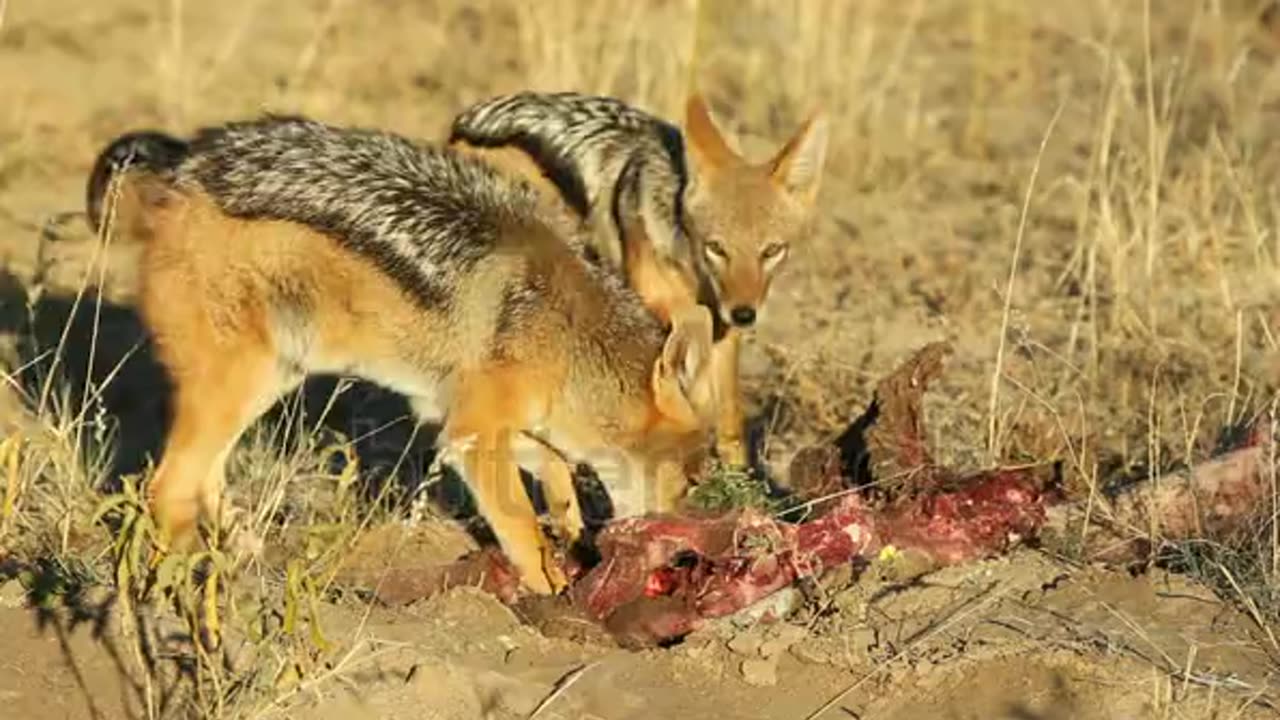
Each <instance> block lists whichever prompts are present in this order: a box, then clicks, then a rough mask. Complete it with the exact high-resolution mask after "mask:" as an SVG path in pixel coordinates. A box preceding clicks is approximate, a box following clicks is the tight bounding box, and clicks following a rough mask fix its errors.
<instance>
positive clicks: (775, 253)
mask: <svg viewBox="0 0 1280 720" xmlns="http://www.w3.org/2000/svg"><path fill="white" fill-rule="evenodd" d="M786 251H787V246H786V245H783V244H782V243H769V244H768V245H765V246H764V250H762V251H761V252H760V257H761V258H763V259H765V260H772V259H774V258H777V257H781V256H782V253H784V252H786Z"/></svg>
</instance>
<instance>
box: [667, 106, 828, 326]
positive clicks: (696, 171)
mask: <svg viewBox="0 0 1280 720" xmlns="http://www.w3.org/2000/svg"><path fill="white" fill-rule="evenodd" d="M684 130H685V147H686V153H687V156H688V158H689V165H690V168H689V170H690V181H689V184H688V187H687V189H686V191H685V198H684V204H685V222H686V228H685V230H686V232H687V233H688V235H689V239H690V245H691V248H692V250H693V252H694V260H695V262H696V263H698V266H699V270H700V275H701V276H702V277H703V278H705V280H706V282H707V284H708V285H709V286H710V287H709V288H708V289H709V290H710V291H711V294H712V296H713V297H714V305H715V307H716V312H717V313H718V315H719V316H720V319H721V320H722V321H724V322H725V323H727V324H729V325H732V326H736V327H750V326H751V325H753V324H755V321H756V316H757V315H758V313H759V311H760V308H761V306H762V305H763V303H764V300H765V297H766V296H767V295H768V293H769V285H770V283H772V281H773V279H774V277H775V275H776V274H777V272H778V271H779V269H781V268H782V266H783V265H784V264H785V263H786V261H787V257H788V256H789V255H790V254H791V249H792V246H793V245H795V244H796V243H798V242H801V241H802V240H803V239H804V236H805V235H807V234H808V232H809V220H810V217H811V214H812V210H813V205H814V201H815V199H816V197H817V194H818V184H819V180H820V179H821V175H822V166H823V161H824V159H825V156H826V148H827V122H826V117H825V115H824V114H823V113H822V112H821V111H815V112H814V113H813V114H812V115H810V117H809V118H808V119H807V120H806V121H805V122H804V124H802V125H801V126H800V128H799V129H798V130H797V131H796V133H795V134H794V135H793V136H792V137H791V139H790V140H788V141H787V142H786V144H784V145H783V146H782V148H781V149H779V150H778V151H777V153H775V154H774V156H773V157H772V158H770V159H769V160H767V161H765V162H763V163H750V162H748V161H747V160H746V159H744V158H743V157H742V156H741V155H740V154H739V153H738V152H736V151H735V150H734V149H733V148H732V147H730V145H729V143H728V141H727V140H726V139H725V136H724V135H723V134H722V133H721V131H720V129H719V128H718V127H717V126H716V123H715V121H714V120H713V119H712V118H711V113H710V111H709V110H708V108H707V104H706V102H705V101H704V100H703V99H702V97H701V96H700V95H696V94H695V95H693V96H691V97H690V98H689V101H688V103H687V105H686V112H685V128H684Z"/></svg>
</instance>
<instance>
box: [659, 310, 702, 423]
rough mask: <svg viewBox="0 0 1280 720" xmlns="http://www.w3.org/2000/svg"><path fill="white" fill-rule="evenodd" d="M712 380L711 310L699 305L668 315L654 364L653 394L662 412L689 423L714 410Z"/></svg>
mask: <svg viewBox="0 0 1280 720" xmlns="http://www.w3.org/2000/svg"><path fill="white" fill-rule="evenodd" d="M712 385H713V383H712V382H711V313H709V312H708V311H707V309H706V308H705V307H703V306H701V305H693V306H691V307H686V308H684V309H681V310H680V311H678V312H676V313H674V314H673V315H672V318H671V332H670V333H669V334H668V335H667V341H666V343H665V344H664V345H663V347H662V352H661V354H659V355H658V360H657V361H656V362H655V363H654V365H653V396H654V401H655V403H656V404H657V406H658V410H659V411H660V412H661V413H662V414H663V415H665V416H667V417H669V418H671V419H673V420H676V421H678V422H681V423H683V424H685V425H688V426H694V425H698V424H700V423H702V422H703V421H704V419H705V418H708V417H710V415H711V413H712V412H713V411H714V406H715V395H714V388H713V387H712Z"/></svg>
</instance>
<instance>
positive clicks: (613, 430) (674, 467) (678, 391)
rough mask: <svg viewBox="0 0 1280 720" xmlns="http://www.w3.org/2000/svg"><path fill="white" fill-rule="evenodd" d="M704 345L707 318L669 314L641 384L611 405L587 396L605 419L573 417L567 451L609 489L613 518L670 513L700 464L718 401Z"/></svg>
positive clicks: (701, 311)
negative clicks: (574, 450) (571, 450)
mask: <svg viewBox="0 0 1280 720" xmlns="http://www.w3.org/2000/svg"><path fill="white" fill-rule="evenodd" d="M711 345H712V323H711V315H710V313H709V312H708V311H707V309H706V308H705V307H702V306H701V305H696V304H694V305H689V306H684V307H681V308H678V309H676V310H674V311H673V313H672V316H671V327H670V330H669V331H668V333H667V335H666V337H665V340H664V341H663V345H662V347H661V349H660V350H659V351H658V353H657V356H656V357H655V358H653V359H652V360H651V361H650V364H649V365H648V366H647V368H646V371H645V372H646V378H645V379H644V381H643V382H642V383H641V384H639V385H632V386H631V389H630V390H626V391H624V392H622V393H621V396H620V397H618V400H617V401H616V402H610V401H608V400H606V397H605V395H606V391H605V390H603V389H597V390H595V391H593V392H594V395H595V398H594V400H592V401H591V404H592V405H595V406H597V407H600V408H603V407H607V408H609V418H608V419H607V420H602V417H601V416H600V415H597V416H596V417H595V418H590V417H587V416H589V415H591V414H592V413H590V412H588V413H581V416H580V417H578V418H577V423H576V424H577V425H578V428H579V432H578V433H576V438H575V440H576V442H575V443H574V444H575V445H576V446H577V448H578V449H579V450H580V451H585V452H580V453H573V454H575V455H577V457H576V459H577V460H578V461H579V462H586V463H588V464H590V465H591V467H592V468H593V469H594V470H595V472H596V475H597V476H598V477H599V478H600V481H601V483H602V484H603V485H604V486H605V487H606V488H607V489H608V491H609V497H610V499H611V500H612V501H613V505H614V513H615V516H618V517H625V516H630V515H638V514H643V513H646V512H654V511H666V510H670V509H671V508H672V506H673V504H674V502H675V501H676V500H677V499H678V498H679V497H680V496H681V495H683V493H684V491H685V490H686V489H687V487H688V478H689V476H690V474H692V473H693V472H696V470H697V468H698V467H699V466H700V465H701V463H702V461H703V459H704V458H705V456H706V453H707V451H708V449H709V446H710V429H711V427H712V425H713V423H714V418H715V414H716V407H717V401H718V398H717V396H716V387H715V382H714V378H713V376H714V373H713V372H712V369H711ZM616 388H617V386H615V389H614V390H610V391H608V392H607V394H609V395H612V394H613V393H614V392H615V391H616ZM615 397H617V396H615ZM579 407H581V406H579ZM586 424H590V425H592V427H591V428H590V429H587V428H585V427H584V425H586ZM583 441H586V443H585V444H586V445H587V447H584V442H583ZM561 447H564V448H565V449H568V448H567V447H565V446H561ZM592 448H594V449H592Z"/></svg>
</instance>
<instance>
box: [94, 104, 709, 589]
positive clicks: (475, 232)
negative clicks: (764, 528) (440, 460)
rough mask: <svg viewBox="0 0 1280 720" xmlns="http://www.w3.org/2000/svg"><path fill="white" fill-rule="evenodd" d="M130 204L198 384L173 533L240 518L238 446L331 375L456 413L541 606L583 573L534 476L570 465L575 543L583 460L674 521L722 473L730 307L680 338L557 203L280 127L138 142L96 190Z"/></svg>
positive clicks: (112, 161) (554, 491) (229, 128)
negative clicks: (698, 482)
mask: <svg viewBox="0 0 1280 720" xmlns="http://www.w3.org/2000/svg"><path fill="white" fill-rule="evenodd" d="M129 158H133V159H135V160H138V161H139V162H138V164H136V165H134V166H133V167H132V168H129V167H127V166H124V162H123V161H124V160H127V159H129ZM113 178H119V180H118V182H116V181H114V180H113ZM108 187H118V188H119V192H118V193H117V194H116V196H117V198H118V200H117V202H116V203H115V205H114V207H115V214H114V218H115V222H114V223H113V227H114V232H116V233H120V234H122V235H123V236H125V237H127V238H132V239H133V240H135V241H139V242H142V243H144V250H143V253H142V261H141V268H140V276H141V311H142V314H143V317H144V319H145V321H146V324H147V326H148V327H149V329H150V331H151V333H152V334H153V337H154V340H155V344H156V348H157V354H158V357H159V359H160V362H161V363H162V364H163V366H164V367H165V369H166V370H167V371H168V373H169V374H170V376H171V378H172V381H173V384H174V392H173V398H172V418H171V425H170V430H169V433H168V438H167V441H166V445H165V448H164V451H163V456H162V457H161V460H160V464H159V467H158V468H157V471H156V473H155V476H154V477H153V478H152V479H151V481H150V484H149V487H148V492H149V496H150V498H151V502H152V505H153V508H154V510H155V512H156V514H157V517H158V518H159V520H160V525H161V527H162V529H163V532H164V533H165V536H166V537H171V538H174V539H175V540H178V539H182V538H184V537H186V538H189V537H190V535H189V531H190V530H191V529H192V526H193V524H194V523H195V522H196V521H197V520H198V518H199V516H200V515H201V514H202V513H207V514H211V515H212V516H213V517H215V518H216V517H217V516H218V512H219V505H220V497H221V488H222V484H223V473H224V470H223V468H224V463H225V460H226V458H227V455H228V453H229V452H230V450H231V449H232V447H233V446H234V444H235V442H236V440H237V438H238V437H239V436H240V435H241V433H242V432H243V430H244V429H245V428H246V427H247V426H248V425H249V424H250V423H251V422H253V420H254V419H255V418H257V417H258V416H259V415H260V414H261V413H263V412H264V411H265V410H267V409H268V408H269V407H270V406H271V405H272V404H273V403H274V402H275V401H276V400H277V399H278V398H279V397H280V396H281V394H282V393H285V392H286V391H288V390H290V389H291V388H293V387H295V386H296V385H297V384H298V383H299V382H300V381H301V380H302V379H303V377H304V376H305V375H307V374H310V373H335V374H338V373H340V374H348V375H354V376H358V377H362V378H366V379H369V380H372V381H375V382H378V383H380V384H382V385H384V386H387V387H389V388H391V389H393V390H396V391H398V392H401V393H404V394H405V395H407V396H409V397H411V398H414V399H415V407H416V408H417V409H418V410H419V411H421V412H423V413H424V414H425V415H427V416H431V415H434V416H436V417H438V418H440V419H442V420H443V423H444V427H443V430H442V432H441V438H442V440H441V442H442V445H443V447H442V450H444V451H447V452H448V453H450V456H451V457H452V458H453V459H454V460H456V461H458V464H459V466H460V471H461V472H462V475H463V476H464V478H465V479H466V481H467V483H468V485H469V487H470V488H471V490H472V493H473V494H474V496H475V498H476V501H477V505H478V507H479V509H480V511H481V512H482V514H483V515H484V517H485V518H486V520H487V521H488V522H489V525H490V526H491V527H492V528H493V531H494V533H495V535H496V536H497V537H498V539H499V540H500V542H501V545H502V548H503V550H504V551H505V552H506V553H507V555H508V557H509V558H510V559H511V561H512V562H513V563H514V565H515V566H516V567H517V568H518V569H519V571H520V573H521V575H522V578H523V580H524V582H525V584H526V585H527V586H528V587H529V588H531V589H533V590H535V591H538V592H548V591H554V590H558V589H560V588H561V587H563V585H564V583H565V579H564V577H563V576H562V574H561V573H560V571H559V569H558V566H556V565H555V564H553V563H549V562H545V561H546V559H547V557H548V554H549V545H548V543H547V541H546V538H545V537H544V535H543V533H542V530H541V528H540V527H539V525H538V522H537V518H536V517H535V514H534V510H533V506H532V504H531V503H530V501H529V498H528V497H526V495H525V491H524V488H523V486H522V484H521V482H520V478H519V472H518V464H520V463H521V462H527V463H528V464H531V465H537V464H538V463H541V462H545V463H546V464H547V466H548V467H549V468H551V470H550V471H549V472H544V473H542V477H541V480H542V482H543V485H544V490H545V494H546V496H547V499H548V502H549V505H551V507H552V509H553V512H554V513H556V515H557V517H558V518H559V522H560V524H561V526H562V527H561V529H562V530H564V531H565V532H566V533H567V534H568V535H569V536H570V537H569V539H573V538H574V537H576V535H577V533H578V532H579V531H580V529H581V517H580V515H579V514H578V509H577V501H576V499H575V496H574V493H573V488H572V483H571V479H570V477H569V475H568V472H567V469H566V466H565V462H566V461H567V462H588V463H591V464H592V465H593V466H594V467H596V468H597V471H598V472H599V474H600V477H601V480H602V482H603V483H604V484H605V487H606V488H608V490H609V491H610V496H611V498H612V499H613V501H614V504H615V507H619V508H621V511H622V513H623V514H630V513H637V512H648V511H664V510H668V509H670V507H671V505H672V503H673V502H674V501H675V499H676V498H678V497H679V495H680V494H682V493H683V491H684V489H685V482H686V480H685V479H686V477H687V475H686V473H685V470H686V468H687V467H689V466H690V465H692V464H694V463H696V462H698V461H700V457H701V452H702V451H703V448H704V446H705V445H706V440H707V439H708V437H709V434H710V433H709V430H710V426H711V421H712V417H711V416H712V414H713V413H714V408H715V404H716V403H715V398H714V383H713V382H711V378H710V373H709V362H710V360H709V358H710V352H711V333H712V328H711V325H712V323H711V318H710V317H709V315H708V313H706V311H705V310H703V309H701V308H699V309H698V310H697V311H693V312H684V313H681V314H679V315H678V316H676V318H675V321H674V323H673V324H672V326H671V328H670V330H669V331H668V330H667V329H666V328H665V327H664V324H663V323H662V322H661V321H660V320H659V319H658V318H655V317H654V316H653V314H652V313H651V312H649V311H648V310H647V308H646V307H645V306H644V305H643V303H642V302H641V301H640V299H639V298H638V297H637V296H636V294H635V293H634V292H633V291H632V290H630V289H629V288H627V287H626V286H625V285H624V284H623V283H622V281H621V280H620V279H618V278H616V277H614V276H613V274H612V273H610V272H608V271H606V270H603V269H601V268H598V267H595V266H593V265H592V264H591V263H589V262H586V261H585V260H583V259H582V258H581V256H580V254H579V251H577V250H575V242H576V241H574V240H573V239H572V238H571V237H569V235H568V234H567V233H569V232H570V231H571V229H572V228H569V229H566V228H563V227H561V220H560V219H559V218H552V217H549V215H554V214H553V213H552V214H548V213H545V212H544V211H543V210H542V209H541V208H542V206H541V204H540V203H539V202H538V199H537V195H536V193H535V191H533V190H532V189H531V188H529V187H528V186H527V185H524V184H523V183H517V182H513V181H511V180H510V179H508V178H504V177H502V176H501V175H500V174H499V173H497V172H494V171H493V170H492V169H491V168H489V167H488V166H487V165H485V164H484V163H480V162H477V161H475V160H470V159H467V158H465V157H463V156H460V155H458V154H456V153H453V152H450V151H447V150H442V149H436V148H432V147H429V146H422V145H417V144H413V143H410V142H409V141H407V140H404V139H402V138H400V137H397V136H395V135H391V134H389V133H382V132H376V131H371V130H356V129H339V128H334V127H330V126H327V125H323V124H320V123H317V122H313V121H309V120H305V119H302V118H288V117H267V118H264V119H261V120H254V121H248V122H237V123H229V124H226V125H222V126H218V127H211V128H206V129H204V130H201V131H199V132H197V133H196V134H195V136H194V137H193V138H192V139H191V140H190V141H181V140H176V139H174V138H169V137H167V136H164V135H162V134H158V133H136V134H132V135H128V136H124V137H122V138H120V139H118V140H117V141H116V142H114V143H112V144H111V145H110V146H108V148H107V149H106V150H104V151H103V153H102V154H101V155H100V156H99V159H98V163H97V166H96V167H95V169H94V172H93V174H92V176H91V178H90V181H89V191H88V192H89V199H90V207H91V213H90V215H91V219H92V220H93V221H94V222H95V223H97V222H98V221H99V220H100V219H101V216H102V214H103V213H102V210H103V208H104V207H106V205H107V204H105V203H103V202H102V200H101V198H100V196H101V194H102V193H103V192H106V189H107V188H108ZM95 197H97V199H95ZM529 446H532V447H534V448H537V449H538V451H539V452H538V454H537V455H536V456H534V455H528V456H525V455H521V456H520V457H517V453H518V452H524V448H526V447H529ZM531 469H535V470H536V468H531Z"/></svg>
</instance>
